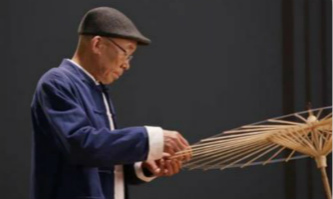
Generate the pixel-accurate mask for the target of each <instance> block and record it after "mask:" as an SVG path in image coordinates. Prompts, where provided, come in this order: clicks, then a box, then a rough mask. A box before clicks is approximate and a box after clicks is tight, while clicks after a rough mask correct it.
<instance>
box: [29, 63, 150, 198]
mask: <svg viewBox="0 0 333 199" xmlns="http://www.w3.org/2000/svg"><path fill="white" fill-rule="evenodd" d="M102 92H104V93H106V95H107V92H105V87H104V86H103V85H96V84H95V83H94V81H93V80H92V79H91V78H90V77H88V76H87V74H85V73H84V72H83V71H82V70H81V69H79V68H77V66H75V65H73V63H71V62H70V61H68V60H63V62H62V63H61V65H60V66H59V67H58V68H53V69H51V70H49V71H48V72H46V73H45V74H44V75H43V76H42V78H41V79H40V81H39V82H38V85H37V88H36V91H35V94H34V97H33V101H32V104H31V116H32V123H33V149H32V150H33V152H32V155H33V157H32V183H31V184H32V190H31V194H32V196H31V197H32V199H78V198H80V199H84V198H85V199H113V195H114V190H113V189H114V175H113V166H114V165H118V164H122V165H124V175H125V184H130V183H134V184H136V183H140V182H142V181H141V180H139V179H138V178H137V177H136V175H135V172H134V167H133V163H134V162H138V161H143V160H145V159H146V158H147V155H148V151H149V149H148V148H149V145H148V144H149V143H148V135H147V131H146V128H144V127H130V128H124V129H116V130H112V131H111V130H110V129H109V126H110V124H109V122H108V119H107V117H106V109H105V106H104V102H103V98H102ZM107 97H108V99H109V100H108V101H109V107H110V109H111V110H110V111H111V113H112V115H113V116H115V111H114V108H113V106H112V103H111V101H110V98H109V96H108V95H107ZM113 119H114V121H115V118H113Z"/></svg>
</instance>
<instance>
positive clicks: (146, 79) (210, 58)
mask: <svg viewBox="0 0 333 199" xmlns="http://www.w3.org/2000/svg"><path fill="white" fill-rule="evenodd" d="M97 6H112V7H115V8H118V9H119V10H121V11H123V12H124V13H126V14H127V15H128V16H129V17H130V18H132V19H133V21H134V22H135V23H136V24H137V26H138V27H139V29H141V31H142V32H143V33H144V34H146V35H147V36H148V37H150V38H151V39H152V41H153V43H152V45H151V46H149V47H142V48H139V49H138V51H137V53H136V54H135V59H134V60H133V63H132V68H131V70H130V71H129V72H128V73H127V74H126V75H125V76H124V77H122V78H121V79H120V80H119V81H118V82H116V83H115V84H114V85H112V86H111V87H112V89H111V95H112V97H113V100H114V103H115V105H116V108H117V112H118V118H119V123H120V126H121V127H126V126H133V125H145V124H149V125H159V126H162V127H164V128H166V129H175V130H178V131H180V132H181V133H182V134H183V135H184V136H185V137H186V138H187V139H188V140H189V141H190V142H191V143H194V142H196V141H198V140H199V139H202V138H206V137H208V136H211V135H214V134H217V133H220V132H221V131H222V130H227V129H230V128H234V127H237V126H240V125H243V124H247V123H252V122H255V121H259V120H263V119H266V118H269V117H274V116H279V115H282V114H286V113H291V112H294V111H301V110H304V109H305V106H306V104H307V102H309V101H311V102H312V105H313V107H321V106H326V105H331V103H332V98H331V96H332V84H331V81H332V56H331V55H332V50H331V49H332V46H331V44H332V39H331V36H332V29H331V28H332V20H331V19H332V17H331V16H332V11H331V10H332V3H331V1H329V0H251V1H249V0H214V1H202V0H201V1H198V0H142V1H134V0H132V1H130V0H121V1H120V0H118V1H102V0H70V1H65V0H57V1H45V0H35V1H32V0H26V1H23V0H2V1H1V2H0V16H1V17H0V27H1V29H0V35H1V37H0V46H1V48H0V50H1V51H0V53H1V68H2V72H1V75H2V76H1V77H2V78H1V81H2V82H1V84H0V85H1V91H2V93H1V98H0V99H1V103H0V104H1V114H0V115H1V120H0V121H1V129H2V131H1V134H0V136H1V137H0V138H1V139H0V140H1V143H0V147H1V149H2V150H1V158H0V162H1V164H0V168H1V177H0V179H1V180H0V194H1V198H6V199H17V198H22V199H24V198H28V190H29V172H30V155H31V154H30V148H31V124H30V116H29V106H30V101H31V97H32V94H33V92H34V89H35V85H36V83H37V81H38V79H39V77H40V76H41V75H42V74H43V73H44V72H45V71H47V70H48V69H49V68H51V67H56V66H58V64H60V62H61V59H62V58H70V57H71V56H72V54H73V52H74V50H75V47H76V42H77V34H76V29H77V26H78V23H79V21H80V18H81V17H82V15H83V14H84V13H85V12H86V11H87V10H89V9H91V8H93V7H97ZM329 166H330V167H331V164H330V165H329ZM329 175H331V172H329ZM131 195H132V198H133V199H156V198H159V199H169V198H172V199H183V198H191V199H192V198H193V199H196V198H210V199H213V198H226V199H261V198H262V199H266V198H269V199H285V198H286V199H322V198H324V194H323V189H322V185H321V181H320V174H319V173H318V172H317V170H316V168H315V164H314V163H313V162H312V160H306V159H305V160H298V161H296V162H291V163H288V164H282V163H281V164H275V165H269V166H264V167H263V166H256V167H249V168H246V169H230V170H225V171H222V172H221V171H217V170H216V171H215V170H214V171H206V172H203V171H183V172H181V173H180V174H179V175H177V176H174V177H172V178H163V179H158V180H155V181H154V182H152V183H149V184H146V185H143V186H138V187H133V188H132V189H131Z"/></svg>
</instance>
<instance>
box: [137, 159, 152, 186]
mask: <svg viewBox="0 0 333 199" xmlns="http://www.w3.org/2000/svg"><path fill="white" fill-rule="evenodd" d="M134 170H135V174H136V176H137V177H138V178H139V179H141V180H143V181H145V182H150V181H152V180H154V179H155V178H156V176H152V177H147V176H145V174H144V173H143V171H142V162H136V163H135V164H134Z"/></svg>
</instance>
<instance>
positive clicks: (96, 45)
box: [90, 36, 104, 55]
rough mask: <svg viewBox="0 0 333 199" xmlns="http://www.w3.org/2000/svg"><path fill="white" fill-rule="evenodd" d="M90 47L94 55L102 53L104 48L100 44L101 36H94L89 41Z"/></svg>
mask: <svg viewBox="0 0 333 199" xmlns="http://www.w3.org/2000/svg"><path fill="white" fill-rule="evenodd" d="M90 46H91V50H92V52H93V53H94V54H98V55H100V54H101V52H102V48H104V46H103V44H102V37H101V36H94V37H93V38H92V39H91V40H90Z"/></svg>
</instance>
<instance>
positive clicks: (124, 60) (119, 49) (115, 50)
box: [98, 37, 137, 84]
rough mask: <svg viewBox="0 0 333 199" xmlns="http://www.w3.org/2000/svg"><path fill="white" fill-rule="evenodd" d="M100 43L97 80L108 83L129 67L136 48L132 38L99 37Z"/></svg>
mask: <svg viewBox="0 0 333 199" xmlns="http://www.w3.org/2000/svg"><path fill="white" fill-rule="evenodd" d="M101 38H102V41H101V42H102V45H104V46H103V47H102V48H101V53H100V56H99V63H98V80H99V81H100V82H102V83H103V84H110V83H112V82H114V81H115V80H117V79H119V77H120V76H122V75H123V73H124V72H125V70H128V69H129V68H130V59H131V57H132V55H133V53H134V51H135V50H136V48H137V43H136V42H135V41H132V40H127V39H120V38H110V37H101Z"/></svg>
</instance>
